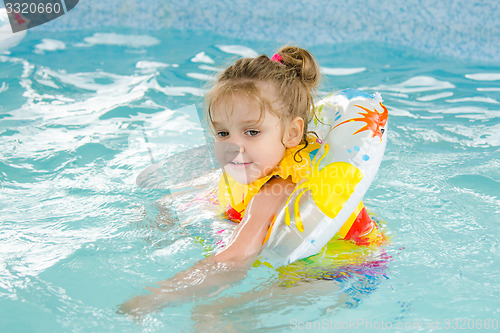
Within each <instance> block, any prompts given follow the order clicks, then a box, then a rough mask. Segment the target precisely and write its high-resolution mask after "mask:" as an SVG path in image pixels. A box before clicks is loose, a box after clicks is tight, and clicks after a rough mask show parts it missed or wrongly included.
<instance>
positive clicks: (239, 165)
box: [229, 161, 252, 170]
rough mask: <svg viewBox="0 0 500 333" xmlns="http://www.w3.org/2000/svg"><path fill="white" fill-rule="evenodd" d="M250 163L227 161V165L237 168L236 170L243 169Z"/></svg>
mask: <svg viewBox="0 0 500 333" xmlns="http://www.w3.org/2000/svg"><path fill="white" fill-rule="evenodd" d="M251 164H252V162H234V161H233V162H229V165H230V166H231V167H232V168H233V169H237V170H243V169H246V168H248V167H249V166H250V165H251Z"/></svg>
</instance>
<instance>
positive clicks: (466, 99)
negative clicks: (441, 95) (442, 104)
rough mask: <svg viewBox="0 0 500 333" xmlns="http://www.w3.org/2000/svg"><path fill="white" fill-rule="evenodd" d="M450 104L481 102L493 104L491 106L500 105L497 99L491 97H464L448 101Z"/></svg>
mask: <svg viewBox="0 0 500 333" xmlns="http://www.w3.org/2000/svg"><path fill="white" fill-rule="evenodd" d="M446 102H448V103H461V102H481V103H491V104H500V102H498V101H497V100H496V99H493V98H490V97H481V96H474V97H464V98H456V99H447V100H446Z"/></svg>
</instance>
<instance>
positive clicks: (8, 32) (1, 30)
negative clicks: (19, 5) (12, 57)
mask: <svg viewBox="0 0 500 333" xmlns="http://www.w3.org/2000/svg"><path fill="white" fill-rule="evenodd" d="M8 15H14V16H13V18H14V20H15V22H16V24H19V25H20V26H23V25H27V24H28V21H27V19H26V18H25V17H23V16H22V15H21V14H15V13H12V14H7V10H6V9H5V8H0V53H1V52H4V51H7V50H8V49H10V48H12V47H14V46H16V45H17V44H19V43H20V42H21V40H22V39H23V38H24V36H25V35H26V30H23V31H19V32H16V33H13V32H12V28H11V26H10V23H9V16H8Z"/></svg>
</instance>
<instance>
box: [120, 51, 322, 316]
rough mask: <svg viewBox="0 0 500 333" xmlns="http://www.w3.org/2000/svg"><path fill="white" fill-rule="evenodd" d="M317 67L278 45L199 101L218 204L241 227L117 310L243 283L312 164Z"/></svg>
mask: <svg viewBox="0 0 500 333" xmlns="http://www.w3.org/2000/svg"><path fill="white" fill-rule="evenodd" d="M319 76H320V73H319V67H318V65H317V63H316V61H315V60H314V58H313V56H312V55H311V54H310V53H309V52H308V51H306V50H304V49H301V48H298V47H293V46H285V47H282V48H281V49H280V50H279V51H278V52H277V53H276V54H275V55H274V56H273V57H272V58H268V57H267V56H265V55H261V56H258V57H256V58H246V59H240V60H237V61H236V62H235V63H234V64H233V65H232V66H230V67H228V68H227V69H226V70H225V71H224V72H223V73H222V74H221V75H220V77H219V78H218V80H217V82H216V84H215V86H214V87H213V88H212V89H211V91H210V92H209V93H208V95H207V97H206V107H205V108H204V109H205V114H206V118H207V119H208V120H209V123H210V125H211V127H212V130H213V134H214V135H215V141H216V148H215V153H216V157H217V160H218V161H219V163H220V164H221V166H222V167H223V169H224V173H223V176H222V177H221V180H220V183H219V204H220V206H221V208H223V210H224V212H225V215H226V217H227V218H228V219H231V220H233V221H236V222H240V223H239V225H238V227H237V228H236V229H235V232H234V234H233V236H232V239H231V241H230V242H229V244H228V246H226V247H225V248H224V249H223V250H222V251H220V252H218V253H217V254H215V255H212V256H210V257H208V258H206V259H204V260H201V261H200V262H198V263H197V264H195V265H194V266H193V267H191V268H189V269H188V270H186V271H184V272H181V273H178V274H176V275H175V276H174V277H173V278H171V279H169V280H168V281H163V282H159V283H157V285H158V286H157V287H152V288H148V289H149V290H150V291H151V292H152V294H149V295H144V296H138V297H135V298H134V299H132V300H130V301H129V302H127V303H125V304H123V305H122V306H121V310H122V311H125V312H127V313H129V314H134V315H140V314H143V313H146V312H150V311H153V310H155V309H158V308H159V307H160V306H161V305H162V304H165V303H166V302H169V301H174V300H179V298H183V297H190V296H194V295H196V294H197V293H198V292H204V293H207V292H209V291H210V290H211V289H212V288H214V287H217V288H220V287H221V286H228V285H229V284H230V283H231V282H233V281H237V280H239V279H241V278H243V277H244V276H245V274H246V270H247V269H248V267H249V266H250V265H251V264H252V263H253V262H254V261H255V259H256V257H257V255H258V254H259V252H260V250H261V248H262V245H263V243H264V242H265V238H266V234H267V233H268V230H269V229H270V225H271V223H272V222H273V218H274V217H275V215H276V213H277V212H278V210H279V209H280V208H281V206H282V205H283V203H284V202H285V200H286V199H287V197H288V196H289V195H290V194H291V193H292V191H293V189H294V188H295V185H296V184H297V183H298V182H299V181H300V179H302V178H303V177H304V176H305V174H306V173H307V170H308V168H309V165H310V163H311V159H310V156H309V153H310V152H312V151H314V150H316V149H318V148H319V142H320V141H319V140H317V139H316V137H315V136H313V135H311V134H308V132H307V125H308V123H309V122H310V120H311V119H312V117H313V116H314V114H313V112H314V111H313V110H314V105H313V97H312V92H313V91H314V89H315V88H316V86H317V84H318V81H319Z"/></svg>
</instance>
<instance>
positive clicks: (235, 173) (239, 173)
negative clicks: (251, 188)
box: [224, 167, 259, 184]
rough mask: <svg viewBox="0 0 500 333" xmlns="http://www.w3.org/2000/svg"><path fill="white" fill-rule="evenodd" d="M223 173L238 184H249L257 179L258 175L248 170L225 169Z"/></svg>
mask: <svg viewBox="0 0 500 333" xmlns="http://www.w3.org/2000/svg"><path fill="white" fill-rule="evenodd" d="M224 171H226V172H227V174H229V175H230V176H231V177H233V178H234V180H236V181H237V182H238V183H240V184H250V183H251V182H253V181H255V180H257V179H259V175H256V172H251V171H249V170H234V169H231V168H230V167H229V168H228V167H225V168H224Z"/></svg>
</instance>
